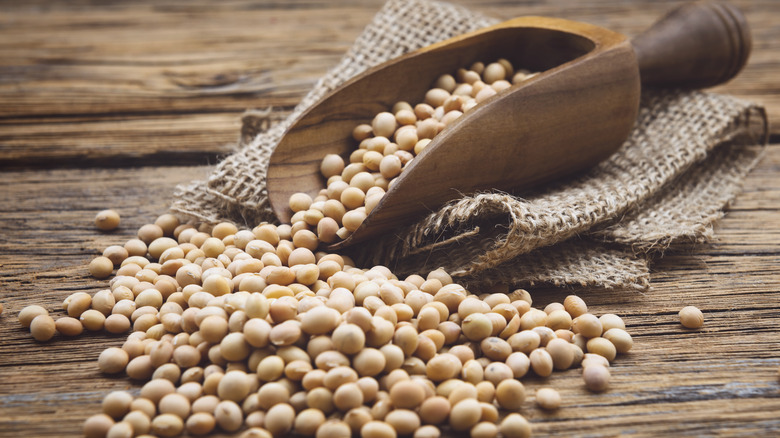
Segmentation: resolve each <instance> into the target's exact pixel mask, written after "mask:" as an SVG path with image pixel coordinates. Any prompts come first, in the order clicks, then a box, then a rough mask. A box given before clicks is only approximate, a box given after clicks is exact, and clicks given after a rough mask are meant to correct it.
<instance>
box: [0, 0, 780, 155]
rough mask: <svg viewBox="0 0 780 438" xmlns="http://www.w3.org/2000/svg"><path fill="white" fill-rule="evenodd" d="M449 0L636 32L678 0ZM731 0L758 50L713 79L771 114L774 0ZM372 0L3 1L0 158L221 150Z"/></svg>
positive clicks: (777, 40)
mask: <svg viewBox="0 0 780 438" xmlns="http://www.w3.org/2000/svg"><path fill="white" fill-rule="evenodd" d="M458 3H460V4H463V5H465V6H468V7H471V8H472V9H474V10H479V11H482V12H484V13H486V14H489V15H494V16H496V17H501V18H510V17H513V16H518V15H551V16H559V17H564V18H570V19H576V20H581V21H588V22H592V23H595V24H599V25H603V26H607V27H610V28H613V29H615V30H617V31H620V32H625V33H626V34H629V35H634V34H636V33H638V32H640V31H641V30H642V29H644V28H645V27H647V26H648V25H649V24H650V23H652V22H653V21H654V20H655V19H656V18H658V16H659V15H660V14H662V13H663V12H664V11H666V10H668V9H669V8H670V7H671V6H673V5H676V4H679V3H680V1H664V2H652V1H648V0H645V1H632V2H615V1H590V2H580V3H578V2H570V3H567V4H560V3H558V2H547V1H541V0H538V1H533V2H523V3H522V4H517V3H516V2H509V1H500V2H482V1H478V0H473V1H465V0H464V1H459V2H458ZM735 3H737V4H739V5H740V6H742V7H743V8H744V9H745V11H746V14H747V16H748V19H749V21H750V23H751V25H752V27H753V30H754V41H755V49H754V52H753V56H752V58H751V60H750V64H749V65H748V67H747V69H746V70H745V72H744V73H743V74H742V75H741V76H740V77H738V78H737V79H736V80H734V81H733V82H731V83H730V84H728V85H726V86H723V87H719V88H717V90H719V91H724V92H729V93H732V94H735V95H738V96H742V97H745V98H749V99H753V100H756V101H759V102H761V103H763V104H765V105H767V107H768V108H769V114H770V117H771V118H772V121H773V125H774V126H780V124H778V123H777V122H778V121H780V119H779V118H777V117H780V116H777V115H776V114H780V111H778V110H780V87H779V86H778V82H777V79H776V70H777V56H776V53H777V52H778V50H780V35H778V29H777V27H776V26H774V23H776V22H777V20H778V17H780V4H778V3H776V2H772V1H768V0H763V1H749V0H740V1H736V2H735ZM381 4H382V1H380V0H373V1H371V2H354V3H352V2H337V3H333V4H331V3H328V2H309V1H300V2H290V3H274V4H257V3H256V2H250V1H248V0H246V1H245V0H236V1H230V2H219V3H217V4H215V3H213V2H204V1H200V2H186V3H182V2H175V1H167V2H158V3H153V2H132V3H124V2H109V3H105V4H101V5H100V6H98V5H90V6H85V5H84V4H80V3H75V4H72V3H71V2H67V3H55V4H45V7H44V6H43V5H41V4H37V3H30V2H23V3H22V2H5V3H3V4H0V16H1V17H3V18H2V19H0V20H2V26H1V27H0V101H2V102H3V105H1V106H0V166H41V165H49V166H51V165H61V164H62V163H67V164H69V165H77V162H78V161H82V162H90V160H95V161H96V162H97V164H101V165H102V164H104V163H105V162H106V161H107V160H110V158H111V157H117V160H115V161H114V163H119V164H122V163H124V164H123V165H138V164H139V163H141V162H142V161H143V160H144V159H146V160H151V161H153V162H160V163H165V162H166V161H168V160H170V159H171V157H174V158H176V157H178V158H179V159H182V160H185V161H186V163H188V164H199V163H203V162H205V161H207V160H208V161H211V160H213V157H215V156H216V155H217V154H224V153H226V152H228V151H229V150H230V149H229V145H230V144H231V143H233V142H234V141H235V138H236V135H237V129H236V126H237V124H238V119H239V116H240V114H241V113H242V112H243V111H244V110H245V109H247V108H266V107H277V108H282V109H284V110H286V111H289V110H290V109H291V108H292V107H293V106H294V105H295V104H296V103H297V102H298V101H299V100H300V98H301V97H302V96H303V95H304V94H305V93H306V91H307V90H308V89H309V88H310V87H311V86H312V85H313V84H314V82H315V81H316V80H317V79H318V78H319V77H320V76H321V75H322V74H323V73H324V72H325V71H327V69H328V68H330V67H331V66H333V65H335V63H336V62H337V61H338V59H339V58H340V57H341V55H342V54H343V53H344V52H345V51H346V50H347V48H348V47H349V46H350V44H351V43H352V41H353V40H354V38H355V36H357V35H358V34H359V32H360V31H361V29H362V28H363V27H364V26H365V25H366V24H367V23H368V22H369V21H370V19H371V17H372V16H373V14H374V13H375V12H376V11H377V10H378V9H379V8H380V7H381ZM773 129H775V131H774V132H780V131H777V129H780V128H773ZM161 151H162V152H164V154H162V153H161ZM122 159H125V160H124V161H122ZM115 165H116V164H115Z"/></svg>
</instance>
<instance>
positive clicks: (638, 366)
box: [0, 145, 780, 436]
mask: <svg viewBox="0 0 780 438" xmlns="http://www.w3.org/2000/svg"><path fill="white" fill-rule="evenodd" d="M778 162H780V147H778V145H773V146H772V147H770V150H769V153H768V155H767V157H766V159H765V160H764V161H763V162H762V163H761V164H760V165H759V167H758V168H757V169H756V171H755V172H754V173H753V174H752V175H751V176H750V177H749V178H748V180H747V182H746V192H745V193H744V194H743V195H742V196H740V197H739V198H738V200H737V202H736V203H735V204H734V207H733V209H732V211H731V213H730V214H729V215H727V216H726V217H725V218H724V220H723V221H722V222H721V226H720V227H719V234H718V237H719V238H718V241H717V242H716V243H715V244H713V245H701V246H697V247H695V248H693V249H690V250H686V251H684V252H672V253H669V254H667V255H666V257H665V258H663V259H662V260H661V261H659V262H658V263H656V264H655V265H654V270H655V273H654V275H653V280H652V284H653V289H652V290H651V291H648V292H645V293H638V292H635V291H617V292H616V291H602V290H588V291H582V293H583V295H585V296H586V300H587V302H588V304H589V306H590V307H591V309H592V310H593V311H594V312H596V313H599V314H600V313H607V312H612V313H617V314H619V315H621V316H624V318H625V320H626V322H627V324H628V326H629V331H630V332H631V333H632V334H633V336H634V339H635V348H634V349H633V350H632V351H631V352H630V353H629V354H628V355H625V356H623V357H620V358H618V360H617V361H616V362H615V363H614V365H613V368H612V371H613V381H612V387H611V389H610V391H608V392H606V393H604V394H599V395H594V394H591V393H589V392H587V391H586V390H585V389H584V388H583V385H582V383H581V380H580V377H579V370H569V371H566V372H561V373H555V374H554V375H553V376H552V377H551V378H549V379H538V378H531V379H526V381H525V382H526V385H527V387H528V389H529V393H531V391H533V390H535V389H536V388H539V387H541V386H552V387H555V388H557V389H559V390H560V392H561V394H562V396H563V397H564V400H565V402H564V407H563V408H562V409H561V410H559V411H558V412H556V413H553V414H549V413H544V412H542V411H540V410H538V409H537V408H535V407H534V406H533V403H532V400H531V399H530V397H529V400H527V401H526V403H525V404H524V407H523V409H522V412H523V413H524V414H526V415H527V416H528V417H529V418H530V419H531V420H532V421H533V422H534V427H535V431H536V433H537V436H539V435H547V434H557V435H583V434H587V435H592V436H614V435H630V436H658V435H669V436H695V435H709V434H715V433H722V434H734V435H740V436H759V435H766V434H772V433H773V432H774V431H777V430H779V429H780V420H778V419H777V413H778V412H780V400H779V399H778V394H780V392H778V386H777V385H778V384H777V374H776V373H777V369H778V366H780V354H779V353H777V352H778V351H780V338H779V337H778V336H777V334H778V333H780V318H779V317H780V305H778V304H777V303H778V302H780V274H778V273H777V270H776V266H777V261H778V259H780V251H778V248H780V247H779V246H778V242H780V232H778V225H777V224H778V223H780V196H777V193H780V182H779V181H778V180H777V179H776V178H774V179H773V178H771V175H772V173H773V172H774V168H775V167H776V166H777V163H778ZM206 171H207V169H206V168H202V167H182V168H155V167H147V168H137V169H108V170H106V169H71V170H49V171H19V172H4V173H2V174H0V190H2V191H3V192H4V193H7V195H6V197H5V198H3V199H2V200H0V211H3V214H2V215H1V216H0V228H2V229H3V230H4V233H3V234H2V237H0V265H2V270H0V290H1V291H2V292H0V296H2V300H3V302H4V304H5V305H6V311H5V313H4V314H3V316H2V317H0V338H2V339H3V342H2V343H0V375H1V376H2V380H3V391H2V394H0V410H2V411H3V413H4V414H3V415H2V416H0V436H15V435H18V433H19V432H21V431H24V433H25V434H26V435H29V436H76V435H78V433H79V430H80V427H81V421H82V420H83V419H84V418H85V417H87V416H88V415H90V414H91V413H93V412H95V411H96V410H97V409H98V406H99V402H100V399H101V397H102V395H103V394H104V393H105V391H109V390H112V389H119V388H137V387H138V386H137V385H136V384H132V383H131V382H129V381H128V380H127V379H126V378H122V377H119V378H111V377H106V376H102V375H100V373H98V372H97V371H96V368H95V362H94V361H95V359H96V357H97V355H98V354H99V353H100V351H101V350H102V349H103V348H105V347H108V346H115V345H119V344H120V343H121V342H122V340H123V338H122V337H121V336H107V335H105V334H87V335H83V336H81V337H78V338H75V339H63V338H57V339H55V340H53V341H52V342H48V343H45V344H40V343H37V342H35V341H33V340H32V339H31V337H30V336H29V334H28V333H27V332H26V331H25V330H23V329H21V328H20V327H19V326H18V323H17V322H16V321H15V313H16V312H18V310H20V309H21V308H22V307H23V306H24V305H27V304H30V303H41V304H43V305H45V306H46V307H47V308H49V309H51V310H52V311H54V312H61V310H58V306H59V303H60V302H61V300H62V299H63V298H65V297H66V296H67V295H68V294H70V293H72V292H74V291H77V290H86V291H90V292H93V291H96V290H98V289H100V288H103V287H105V285H106V282H105V281H97V280H94V279H92V278H91V277H89V275H88V274H87V272H86V263H87V262H88V261H89V259H90V258H91V257H92V256H93V255H95V254H97V252H98V251H99V250H100V249H101V248H102V247H104V246H106V245H109V244H115V243H120V242H122V241H124V240H125V239H127V238H129V237H131V236H132V235H133V233H134V230H135V229H136V228H137V227H138V226H140V225H142V224H143V223H145V222H148V221H151V220H153V219H154V217H155V216H156V215H157V214H159V213H162V212H163V211H164V210H165V206H166V205H167V200H168V198H169V196H170V193H171V190H172V187H173V185H174V184H176V183H179V182H183V181H187V180H189V179H192V178H197V177H199V176H201V175H203V174H204V173H205V172H206ZM767 193H768V194H769V195H770V196H765V195H766V194H767ZM109 206H111V207H115V208H117V209H119V210H120V212H121V213H122V214H123V220H124V222H123V225H122V227H121V228H120V229H119V230H117V231H116V232H114V233H108V234H103V233H99V232H97V231H96V230H94V229H93V228H92V226H91V219H92V217H93V215H94V213H95V211H97V210H99V209H101V208H104V207H109ZM758 206H760V208H759V207H758ZM568 293H570V291H566V290H546V291H536V292H534V297H535V299H536V301H537V304H538V305H539V306H543V305H545V304H547V303H549V302H552V301H560V300H562V299H563V298H564V297H565V295H567V294H568ZM688 304H693V305H696V306H698V307H700V308H701V309H702V310H703V311H704V312H705V315H706V323H705V327H704V328H703V329H702V330H700V331H690V330H686V329H683V328H682V327H681V326H680V325H679V323H678V322H677V317H676V312H677V311H678V310H679V309H680V308H681V307H682V306H684V305H688Z"/></svg>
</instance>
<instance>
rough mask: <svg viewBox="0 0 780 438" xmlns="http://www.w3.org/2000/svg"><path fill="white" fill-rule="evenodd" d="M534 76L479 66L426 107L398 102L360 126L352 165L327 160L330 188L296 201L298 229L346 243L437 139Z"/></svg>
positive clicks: (443, 84)
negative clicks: (466, 115) (480, 106)
mask: <svg viewBox="0 0 780 438" xmlns="http://www.w3.org/2000/svg"><path fill="white" fill-rule="evenodd" d="M533 76H535V73H531V72H530V71H528V70H518V71H515V68H514V67H513V66H512V63H511V62H509V61H508V60H506V59H499V60H497V61H496V62H492V63H489V64H487V65H485V64H484V63H482V62H475V63H474V64H472V65H471V66H470V67H469V68H468V69H466V68H461V69H458V71H457V72H455V74H454V75H451V74H445V75H442V76H440V77H439V78H438V79H437V80H436V81H435V82H434V84H433V87H432V88H431V89H430V90H428V91H427V92H426V93H425V97H424V99H423V102H420V103H418V104H416V105H414V106H412V104H410V103H409V102H404V101H401V102H397V103H396V104H395V105H393V107H392V108H391V110H390V111H389V112H380V113H379V114H377V115H376V116H374V118H373V120H372V121H371V123H370V124H362V125H358V126H357V127H355V129H354V130H353V132H352V137H353V138H354V140H355V144H356V148H355V150H354V151H353V152H352V153H351V154H350V156H349V157H348V159H347V160H346V162H345V160H344V158H342V157H341V156H339V155H336V154H329V155H326V156H325V158H323V160H322V163H321V164H320V172H321V173H322V176H323V177H324V178H325V180H326V188H324V189H322V190H321V191H320V192H319V193H318V194H317V196H315V197H314V198H313V199H312V197H311V196H309V195H308V194H306V193H295V194H293V195H292V196H291V197H290V200H289V205H290V209H291V210H292V211H293V216H292V218H291V221H290V222H291V223H292V226H293V229H294V230H296V229H298V228H306V229H311V230H313V231H316V233H317V236H318V238H319V239H320V240H321V241H322V242H325V243H334V242H337V241H339V240H343V239H346V238H347V237H349V236H350V235H351V234H352V233H353V232H354V231H355V230H357V229H358V227H360V225H361V224H362V223H363V221H364V220H365V219H366V217H367V216H368V214H370V213H371V211H372V210H373V209H374V207H376V206H377V204H379V201H380V200H381V199H382V197H383V196H384V195H385V193H386V192H387V190H389V188H390V187H392V186H393V184H394V182H395V181H396V178H398V177H399V176H400V175H401V173H402V172H403V171H404V170H405V169H406V168H407V167H408V166H409V165H410V164H411V163H412V162H413V161H414V159H415V157H417V155H419V154H420V153H422V151H423V150H424V149H425V148H426V146H428V144H429V143H430V142H431V140H432V139H433V138H434V137H435V136H436V135H438V134H439V133H440V132H441V131H442V130H443V129H445V128H446V127H447V126H448V125H450V124H451V123H453V122H455V121H456V120H458V118H460V117H461V116H462V115H463V114H464V113H467V112H469V111H470V110H471V109H472V108H474V107H475V106H476V105H478V104H479V103H481V102H483V101H485V100H487V99H489V98H491V97H493V96H495V95H496V94H498V93H500V92H502V91H504V90H506V89H508V88H510V87H511V86H512V85H515V84H519V83H522V82H524V81H526V80H528V79H530V78H532V77H533Z"/></svg>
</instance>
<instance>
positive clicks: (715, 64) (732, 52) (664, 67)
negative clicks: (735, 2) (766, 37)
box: [631, 2, 752, 88]
mask: <svg viewBox="0 0 780 438" xmlns="http://www.w3.org/2000/svg"><path fill="white" fill-rule="evenodd" d="M631 43H632V45H633V46H634V51H635V53H636V56H637V61H638V63H639V71H640V76H641V80H642V84H644V85H650V86H667V87H682V88H706V87H711V86H714V85H717V84H721V83H724V82H726V81H728V80H729V79H731V78H733V77H734V76H736V74H737V73H739V71H740V70H741V69H742V67H744V66H745V63H746V62H747V59H748V56H749V55H750V48H751V45H752V39H751V37H750V29H749V27H748V24H747V21H746V20H745V16H744V15H742V13H741V12H740V11H739V9H737V8H736V7H735V6H732V5H730V4H727V3H700V2H696V3H688V4H685V5H683V6H681V7H679V8H677V9H674V10H672V11H671V12H669V13H668V14H667V15H666V16H664V17H663V18H661V19H660V20H658V21H657V22H656V23H655V24H654V25H653V26H651V27H650V28H649V29H648V30H646V31H645V32H644V33H642V34H640V35H638V36H636V37H635V38H634V39H633V40H632V41H631Z"/></svg>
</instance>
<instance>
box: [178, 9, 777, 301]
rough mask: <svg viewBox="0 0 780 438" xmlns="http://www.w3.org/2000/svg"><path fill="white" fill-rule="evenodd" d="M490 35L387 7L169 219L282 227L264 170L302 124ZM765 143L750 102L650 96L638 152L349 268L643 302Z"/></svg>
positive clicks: (182, 197) (463, 210) (400, 235)
mask: <svg viewBox="0 0 780 438" xmlns="http://www.w3.org/2000/svg"><path fill="white" fill-rule="evenodd" d="M421 21H422V22H425V23H426V25H425V26H421V25H420V23H421ZM495 21H496V20H493V19H489V18H486V17H484V16H481V15H479V14H475V13H473V12H471V11H469V10H467V9H465V8H462V7H459V6H455V5H451V4H447V3H438V2H429V1H423V0H391V1H389V2H388V3H387V4H386V5H385V6H384V7H383V9H382V10H381V11H380V12H379V13H378V14H377V15H376V17H375V18H374V20H373V21H372V23H371V24H369V25H368V26H367V27H366V29H365V31H364V32H363V33H362V34H361V35H360V37H358V39H357V40H356V41H355V44H354V45H353V47H352V48H351V49H350V50H349V51H348V52H347V54H346V55H345V56H344V57H343V58H342V60H341V62H339V64H338V65H337V66H336V67H334V68H333V69H332V70H331V71H329V72H328V73H327V74H326V75H325V76H324V77H323V78H322V79H321V80H320V81H318V82H317V84H316V85H315V87H314V88H313V89H312V90H311V92H309V93H308V94H307V95H306V96H305V97H304V99H303V100H302V101H301V103H300V104H299V105H298V106H297V107H296V108H295V110H294V111H293V113H292V114H291V115H290V116H289V117H287V118H286V119H284V120H281V121H280V122H279V123H277V124H274V125H273V126H271V127H270V128H267V126H264V125H263V124H262V123H258V120H259V121H267V120H268V119H269V118H271V117H272V116H273V114H260V116H259V117H258V116H257V114H254V115H253V114H249V115H247V116H246V117H245V118H244V121H245V124H244V129H243V130H242V139H243V141H242V142H241V146H240V148H239V150H238V151H237V152H235V153H234V154H232V155H230V156H229V157H227V158H226V159H225V160H223V161H222V162H221V163H219V164H218V165H217V166H216V169H215V171H214V172H213V173H212V174H211V176H210V177H209V178H208V180H207V181H196V182H194V183H192V184H189V185H185V186H180V187H178V188H177V191H176V194H175V200H174V203H173V205H172V210H173V211H174V212H176V213H179V214H180V215H184V216H188V217H190V218H193V219H195V220H197V221H202V222H211V223H213V222H216V221H219V220H225V219H228V220H233V221H236V222H243V223H245V224H247V225H249V226H251V225H253V224H256V223H259V222H261V221H265V220H267V221H273V220H274V217H273V214H272V212H271V210H270V208H269V205H268V201H267V195H266V190H265V172H266V169H267V163H268V158H269V157H270V154H271V152H272V151H273V149H274V147H275V145H276V144H277V143H278V141H279V139H280V138H281V136H282V134H283V133H284V131H285V130H286V128H287V127H288V126H289V125H290V123H291V122H292V121H293V120H294V119H295V118H296V117H297V116H298V115H300V114H301V113H302V112H303V111H304V110H305V109H306V108H308V107H309V106H311V105H312V104H313V103H315V102H316V101H317V100H318V99H320V98H321V97H323V96H324V95H325V94H326V93H328V92H329V91H331V90H333V89H334V88H336V87H337V86H338V85H340V84H341V83H343V82H344V81H345V80H347V79H348V78H350V77H352V76H354V75H355V74H358V73H360V72H362V71H363V70H365V69H367V68H369V67H371V66H374V65H376V64H379V63H381V62H383V61H386V60H388V59H391V58H393V57H396V56H399V55H401V54H403V53H406V52H408V51H411V50H414V49H417V48H419V47H422V46H425V45H429V44H431V43H434V42H437V41H440V40H443V39H446V38H449V37H451V36H454V35H458V34H462V33H464V32H468V31H472V30H475V29H478V28H481V27H484V26H486V25H489V24H492V23H494V22H495ZM258 130H259V133H257V134H256V135H254V134H255V132H257V131H258ZM766 131H767V127H766V117H765V115H764V113H763V110H762V109H761V108H759V107H757V106H755V105H753V104H751V103H749V102H745V101H741V100H738V99H734V98H731V97H728V96H722V95H716V94H709V93H701V92H681V91H659V90H656V91H645V92H644V94H643V98H642V102H641V107H640V113H639V117H638V119H637V124H636V127H635V129H634V131H633V132H632V134H631V136H630V138H629V139H628V140H627V141H626V142H625V144H624V145H623V146H622V147H621V149H620V150H619V151H618V152H617V153H615V154H614V155H613V156H612V157H610V158H609V159H608V160H607V161H605V162H604V163H601V164H600V165H599V166H597V167H596V168H594V169H592V170H591V171H590V172H588V173H587V174H585V175H583V176H581V177H579V178H577V179H575V180H571V181H566V182H563V183H560V184H558V185H557V186H554V187H548V188H547V190H546V191H544V192H540V193H533V194H524V196H523V197H518V196H512V195H510V194H506V193H481V194H477V195H474V196H467V197H464V198H462V199H460V200H456V201H454V202H452V203H450V204H449V205H447V206H444V207H443V208H441V209H440V210H439V211H436V212H432V213H431V214H430V215H428V217H426V218H424V219H423V220H422V221H420V222H419V223H417V224H414V225H413V226H410V227H408V228H406V229H403V230H398V231H396V232H395V233H393V234H392V235H390V236H388V237H386V238H385V239H383V240H382V241H379V242H373V243H372V244H371V245H364V246H362V247H361V248H358V249H356V250H353V251H354V253H353V254H352V255H353V256H354V257H355V258H356V259H357V260H359V261H361V262H362V263H367V264H369V263H373V264H385V265H388V266H390V267H391V268H393V269H395V270H397V271H398V272H399V273H411V272H424V271H426V270H429V269H432V268H435V267H439V266H442V267H445V268H446V269H448V270H450V271H451V272H452V273H453V275H455V276H457V277H460V279H461V280H462V281H463V282H468V283H481V282H510V283H513V284H515V285H534V284H538V283H551V284H555V285H584V286H599V287H633V288H640V289H644V288H647V286H648V284H649V268H648V260H649V258H650V257H651V256H652V255H654V254H655V253H656V252H658V250H661V249H664V248H667V247H668V246H669V245H671V244H674V243H676V242H680V241H694V242H699V241H703V240H706V239H708V238H709V237H711V233H712V223H713V222H714V221H715V220H716V219H717V218H719V217H720V216H721V215H722V214H723V212H722V208H723V207H724V206H725V205H726V204H727V203H728V202H730V200H732V199H733V197H734V196H735V195H736V194H737V193H738V192H739V187H740V184H741V182H742V180H743V179H744V176H745V175H746V174H747V173H748V172H749V171H750V169H751V168H752V167H753V166H754V165H755V163H756V161H757V160H758V158H759V157H760V155H761V151H762V145H763V144H764V141H765V136H766Z"/></svg>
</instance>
